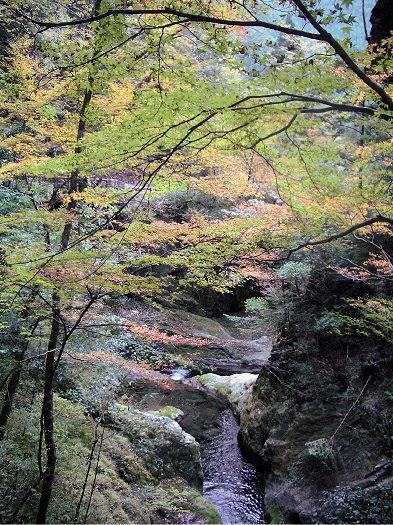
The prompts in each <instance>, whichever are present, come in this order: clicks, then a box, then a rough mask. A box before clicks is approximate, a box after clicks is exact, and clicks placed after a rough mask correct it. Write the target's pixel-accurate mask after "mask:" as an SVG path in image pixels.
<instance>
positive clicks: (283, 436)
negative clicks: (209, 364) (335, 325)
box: [241, 275, 393, 523]
mask: <svg viewBox="0 0 393 525" xmlns="http://www.w3.org/2000/svg"><path fill="white" fill-rule="evenodd" d="M359 293H363V294H367V295H369V294H372V293H373V290H372V289H371V288H368V286H366V285H362V286H359V285H358V284H354V283H349V284H348V281H340V280H339V279H337V277H334V276H333V275H326V276H325V281H324V283H323V284H322V285H321V283H320V282H319V283H318V289H316V288H315V287H314V289H313V287H311V290H310V291H309V293H308V297H306V298H305V301H304V304H303V306H301V307H300V308H299V310H298V311H297V312H296V315H295V317H294V319H293V320H292V323H291V326H290V330H289V332H288V333H287V334H286V339H285V341H284V342H282V343H281V344H279V345H277V346H276V348H275V349H274V351H273V353H272V357H271V359H270V361H269V363H268V364H267V365H266V366H265V367H264V368H263V370H262V371H261V373H260V375H259V377H258V380H257V383H256V386H255V387H254V391H253V394H252V397H251V398H250V399H249V401H248V403H247V405H246V407H245V410H244V411H243V413H242V420H241V440H242V442H243V444H244V446H245V447H246V449H248V451H249V452H250V453H251V454H252V455H253V456H254V458H255V459H256V460H257V461H258V462H259V463H260V465H261V466H262V468H263V470H264V473H265V480H266V506H267V513H268V515H270V518H271V520H272V521H273V522H280V521H284V522H289V523H307V522H323V523H343V522H345V523H360V522H366V523H390V522H392V521H393V504H392V501H391V490H392V488H393V476H392V470H393V467H392V465H393V464H392V449H393V442H392V431H393V422H392V417H391V416H392V405H393V391H392V386H393V385H392V380H391V377H392V375H391V374H392V369H393V353H392V346H391V345H390V344H388V343H387V342H386V341H385V342H383V341H380V340H377V339H376V338H373V337H370V336H368V337H365V336H362V335H356V334H355V335H354V334H352V336H351V337H349V336H337V335H336V336H335V335H332V334H327V333H324V332H323V331H322V332H321V331H319V332H318V333H317V332H316V331H314V330H313V328H312V327H313V325H314V320H315V319H316V318H318V316H319V315H320V313H321V311H324V310H325V309H326V307H329V308H331V307H333V306H334V305H335V304H337V303H338V302H340V303H341V302H342V297H345V296H347V297H350V296H351V295H358V294H359Z"/></svg>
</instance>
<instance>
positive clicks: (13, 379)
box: [0, 353, 24, 441]
mask: <svg viewBox="0 0 393 525" xmlns="http://www.w3.org/2000/svg"><path fill="white" fill-rule="evenodd" d="M23 355H24V353H21V354H19V355H18V361H19V363H18V364H17V365H16V367H15V369H14V370H13V371H12V372H11V375H10V377H9V379H8V382H7V386H6V389H5V392H4V399H3V405H2V407H1V411H0V441H1V440H3V439H4V434H5V429H6V426H7V422H8V419H9V417H10V415H11V412H12V406H13V404H14V399H15V394H16V389H17V387H18V384H19V379H20V374H21V364H20V361H21V360H22V358H23Z"/></svg>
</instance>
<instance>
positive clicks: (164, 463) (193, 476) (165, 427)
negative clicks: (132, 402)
mask: <svg viewBox="0 0 393 525" xmlns="http://www.w3.org/2000/svg"><path fill="white" fill-rule="evenodd" d="M110 417H111V419H112V421H113V424H114V425H115V427H117V429H121V431H122V432H123V433H124V434H125V435H126V436H127V437H128V439H129V440H130V441H131V443H132V445H133V447H134V449H135V450H136V452H137V453H138V454H141V455H143V458H144V461H145V464H146V465H147V466H148V468H149V470H150V472H151V473H152V474H153V475H154V476H155V477H156V478H157V479H169V478H175V477H178V478H183V479H184V480H186V481H187V482H188V483H189V485H191V486H192V487H197V488H201V487H202V482H203V473H202V464H201V455H200V449H199V443H198V442H197V441H196V440H195V438H194V437H193V436H191V435H190V434H187V432H185V431H184V430H182V428H181V427H180V425H179V424H178V423H177V422H176V421H174V419H172V418H170V417H166V416H162V415H158V414H153V413H144V412H141V411H139V410H135V409H132V408H130V407H128V406H126V405H122V404H119V403H115V404H114V405H113V407H112V409H111V411H110Z"/></svg>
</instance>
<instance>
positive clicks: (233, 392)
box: [195, 372, 258, 412]
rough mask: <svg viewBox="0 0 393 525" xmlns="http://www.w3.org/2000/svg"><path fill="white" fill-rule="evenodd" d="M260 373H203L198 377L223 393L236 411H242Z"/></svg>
mask: <svg viewBox="0 0 393 525" xmlns="http://www.w3.org/2000/svg"><path fill="white" fill-rule="evenodd" d="M257 378H258V374H249V373H248V372H246V373H243V374H232V375H230V376H220V375H218V374H211V373H210V374H203V375H201V376H198V377H196V378H195V379H196V380H197V381H199V382H200V383H201V384H202V385H205V386H207V387H209V388H212V389H214V390H216V391H217V392H220V393H221V394H223V395H224V396H225V397H226V398H227V399H228V400H229V401H230V403H231V404H232V406H233V408H234V409H235V411H236V412H241V410H242V408H243V406H244V404H245V402H246V401H247V399H248V398H249V396H250V395H251V392H252V389H253V387H254V384H255V382H256V380H257Z"/></svg>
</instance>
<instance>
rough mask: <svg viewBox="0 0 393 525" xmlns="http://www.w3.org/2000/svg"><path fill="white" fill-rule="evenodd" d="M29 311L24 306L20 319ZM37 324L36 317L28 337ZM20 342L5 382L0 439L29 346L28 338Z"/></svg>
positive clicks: (24, 317)
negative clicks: (19, 347)
mask: <svg viewBox="0 0 393 525" xmlns="http://www.w3.org/2000/svg"><path fill="white" fill-rule="evenodd" d="M29 313H30V312H29V308H28V307H25V308H24V311H23V314H22V319H23V320H25V319H27V317H28V316H29ZM38 324H39V319H37V320H36V321H35V322H34V323H33V324H32V325H31V327H30V328H31V331H30V336H29V337H31V336H32V335H33V334H34V332H35V330H36V328H37V326H38ZM21 343H22V344H21V346H23V347H22V349H21V350H20V351H19V352H17V354H16V356H15V361H16V364H15V366H14V368H13V369H12V370H11V373H10V375H9V377H8V379H7V380H6V383H5V389H4V398H3V404H2V406H1V409H0V441H1V440H3V439H4V434H5V430H6V426H7V422H8V419H9V417H10V415H11V412H12V407H13V404H14V399H15V394H16V391H17V388H18V385H19V380H20V376H21V373H22V364H23V363H22V361H23V358H24V356H25V354H26V352H27V349H28V348H29V344H30V340H29V339H27V341H26V340H24V341H23V342H21ZM18 344H19V343H18Z"/></svg>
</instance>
